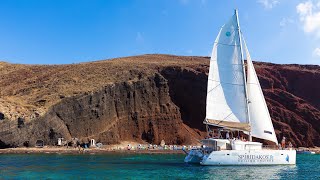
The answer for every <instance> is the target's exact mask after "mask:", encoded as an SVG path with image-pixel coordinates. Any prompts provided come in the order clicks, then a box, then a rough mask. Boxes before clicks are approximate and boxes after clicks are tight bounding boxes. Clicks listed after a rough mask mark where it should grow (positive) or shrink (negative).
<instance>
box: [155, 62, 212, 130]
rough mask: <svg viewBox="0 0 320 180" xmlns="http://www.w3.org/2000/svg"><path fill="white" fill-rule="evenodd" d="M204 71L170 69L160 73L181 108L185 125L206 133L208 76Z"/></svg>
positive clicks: (171, 95)
mask: <svg viewBox="0 0 320 180" xmlns="http://www.w3.org/2000/svg"><path fill="white" fill-rule="evenodd" d="M204 71H205V70H202V69H197V70H195V69H191V68H189V69H185V68H181V67H168V68H165V69H163V70H162V71H161V72H160V73H161V74H162V75H163V76H164V77H165V78H166V79H167V80H168V85H169V94H170V97H171V99H172V101H173V102H174V104H175V105H177V106H178V107H179V108H180V113H181V118H182V120H183V123H184V124H186V125H188V126H189V127H190V128H193V129H198V130H200V131H205V125H204V124H203V123H202V122H203V120H204V119H205V113H206V111H205V110H206V94H207V93H206V92H207V78H208V76H207V75H206V73H205V72H204Z"/></svg>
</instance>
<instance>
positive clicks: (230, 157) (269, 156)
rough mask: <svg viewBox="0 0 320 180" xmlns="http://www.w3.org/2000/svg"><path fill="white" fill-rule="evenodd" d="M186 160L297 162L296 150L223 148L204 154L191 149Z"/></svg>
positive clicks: (212, 161) (251, 162)
mask: <svg viewBox="0 0 320 180" xmlns="http://www.w3.org/2000/svg"><path fill="white" fill-rule="evenodd" d="M185 162H188V163H200V164H201V165H280V164H282V165H290V164H296V151H295V150H221V151H212V152H211V153H210V154H203V153H202V152H201V150H191V151H190V152H189V154H188V156H187V157H186V158H185Z"/></svg>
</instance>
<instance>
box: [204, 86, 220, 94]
mask: <svg viewBox="0 0 320 180" xmlns="http://www.w3.org/2000/svg"><path fill="white" fill-rule="evenodd" d="M220 85H221V84H218V85H216V87H214V88H212V89H211V90H210V91H208V92H207V94H208V93H210V92H211V91H213V90H214V89H215V88H217V87H218V86H220Z"/></svg>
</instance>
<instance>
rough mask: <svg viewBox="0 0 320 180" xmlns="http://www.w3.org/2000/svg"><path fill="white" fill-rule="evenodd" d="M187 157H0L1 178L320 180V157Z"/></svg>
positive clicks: (141, 155)
mask: <svg viewBox="0 0 320 180" xmlns="http://www.w3.org/2000/svg"><path fill="white" fill-rule="evenodd" d="M184 157H185V156H184V155H183V154H133V153H130V154H128V153H122V154H121V153H119V154H117V153H113V154H111V153H110V154H69V155H66V154H0V179H139V180H140V179H241V180H246V179H320V155H300V154H298V155H297V164H296V165H277V166H201V165H195V164H186V163H184V162H183V159H184Z"/></svg>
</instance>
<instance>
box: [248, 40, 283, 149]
mask: <svg viewBox="0 0 320 180" xmlns="http://www.w3.org/2000/svg"><path fill="white" fill-rule="evenodd" d="M243 44H244V50H245V54H246V59H247V89H248V94H247V95H248V98H249V100H250V101H249V109H250V113H249V115H250V125H251V135H252V136H254V137H257V138H261V139H266V140H269V141H273V142H275V143H276V144H278V140H277V137H276V135H275V132H274V128H273V125H272V121H271V118H270V114H269V110H268V107H267V104H266V101H265V99H264V96H263V93H262V90H261V86H260V83H259V79H258V77H257V74H256V71H255V69H254V66H253V63H252V61H251V57H250V54H249V51H248V48H247V46H246V43H245V41H243Z"/></svg>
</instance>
